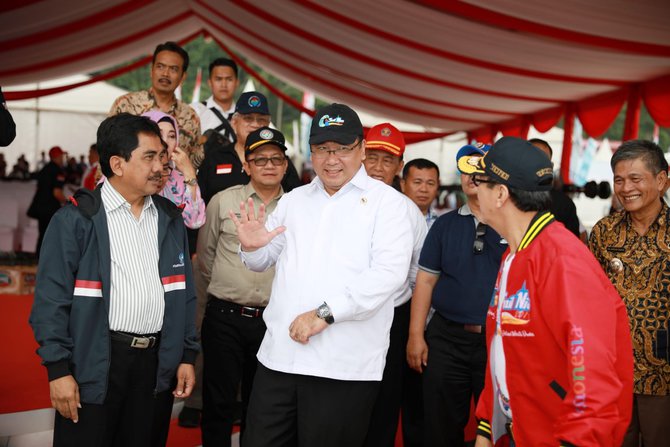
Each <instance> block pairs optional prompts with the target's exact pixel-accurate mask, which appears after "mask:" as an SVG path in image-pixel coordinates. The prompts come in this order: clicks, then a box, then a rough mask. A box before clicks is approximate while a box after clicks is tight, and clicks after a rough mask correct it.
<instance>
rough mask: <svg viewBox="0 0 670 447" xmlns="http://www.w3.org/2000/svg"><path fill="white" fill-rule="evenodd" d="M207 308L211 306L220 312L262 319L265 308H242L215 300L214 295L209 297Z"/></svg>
mask: <svg viewBox="0 0 670 447" xmlns="http://www.w3.org/2000/svg"><path fill="white" fill-rule="evenodd" d="M207 306H211V307H212V308H214V309H216V310H218V311H221V312H227V313H231V314H238V315H242V316H243V317H248V318H259V317H262V316H263V312H264V311H265V307H252V306H242V305H241V304H236V303H231V302H230V301H225V300H222V299H221V298H217V297H215V296H214V295H209V301H208V302H207Z"/></svg>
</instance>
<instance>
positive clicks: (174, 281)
mask: <svg viewBox="0 0 670 447" xmlns="http://www.w3.org/2000/svg"><path fill="white" fill-rule="evenodd" d="M161 281H162V282H163V289H164V290H165V291H166V292H172V291H173V290H184V289H186V275H172V276H166V277H164V278H162V279H161Z"/></svg>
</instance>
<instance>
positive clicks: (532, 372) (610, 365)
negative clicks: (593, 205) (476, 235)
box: [477, 212, 633, 447]
mask: <svg viewBox="0 0 670 447" xmlns="http://www.w3.org/2000/svg"><path fill="white" fill-rule="evenodd" d="M508 256H511V254H510V253H509V251H508V252H507V253H506V254H505V255H504V256H503V263H504V260H505V259H506V258H507V257H508ZM501 273H502V269H501V271H500V272H499V274H498V280H497V282H496V287H495V289H494V292H493V299H492V301H491V304H490V306H489V310H488V312H487V317H486V320H487V321H486V338H487V349H488V350H489V359H490V358H491V357H490V349H491V340H492V338H493V335H494V333H495V331H496V326H497V325H496V314H497V309H498V299H499V296H500V282H501ZM506 286H507V287H506V289H507V290H506V294H505V296H506V297H507V298H506V299H505V301H504V303H503V308H502V309H501V324H500V326H499V331H500V333H501V335H502V341H503V346H504V353H505V364H506V367H505V375H506V382H507V389H508V391H509V405H510V407H511V410H512V423H511V427H508V429H507V430H506V427H505V425H504V423H503V424H502V425H501V423H500V421H501V418H500V417H498V415H499V414H500V412H499V409H498V408H496V409H495V410H494V407H496V406H498V405H499V404H498V402H497V399H495V398H494V396H493V383H492V377H491V374H490V371H489V373H488V374H487V375H486V385H485V388H484V391H483V392H482V395H481V397H480V399H479V402H478V405H477V419H478V420H479V426H478V432H477V433H478V434H479V435H482V436H485V437H487V438H489V439H491V440H494V441H495V442H494V445H496V446H503V445H507V444H508V441H509V438H508V436H507V432H508V431H509V432H511V433H512V436H513V438H514V442H515V444H516V446H520V447H524V446H532V447H540V446H559V445H565V446H571V445H574V446H594V447H595V446H615V445H616V446H618V445H621V442H622V440H623V436H624V433H625V432H626V429H627V427H628V424H629V422H630V417H631V411H632V397H633V388H632V386H633V354H632V346H631V338H630V330H629V325H628V317H627V315H626V309H625V307H624V304H623V302H622V300H621V298H620V297H619V295H618V294H617V292H616V290H615V289H614V287H613V286H612V284H611V283H610V281H609V280H608V279H607V277H606V276H605V274H604V272H603V271H602V269H601V267H600V265H598V263H597V261H596V260H595V258H594V257H593V255H592V254H591V253H590V252H589V250H588V248H587V247H586V245H584V244H583V243H582V242H581V241H580V240H579V239H577V238H576V237H575V236H574V235H573V234H572V233H570V232H569V231H568V230H566V229H565V227H564V226H563V225H562V224H560V223H558V222H555V221H554V219H553V215H551V214H550V213H548V212H546V213H538V215H537V216H536V217H535V218H534V219H533V221H532V222H531V224H530V226H529V228H528V231H527V232H526V235H525V236H524V238H523V239H522V241H521V244H520V245H519V248H518V249H517V252H516V253H515V254H514V259H513V260H512V261H511V266H510V270H509V274H508V277H507V283H506Z"/></svg>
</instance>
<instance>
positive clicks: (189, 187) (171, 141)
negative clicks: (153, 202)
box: [142, 110, 205, 229]
mask: <svg viewBox="0 0 670 447" xmlns="http://www.w3.org/2000/svg"><path fill="white" fill-rule="evenodd" d="M142 116H146V117H147V118H149V119H151V120H152V121H154V122H155V123H157V124H158V127H159V128H160V130H161V138H162V139H163V141H165V143H167V146H168V149H167V150H168V160H169V165H168V168H167V171H168V172H167V175H165V176H164V177H163V189H162V190H161V191H160V192H159V194H160V195H161V196H163V197H165V198H166V199H170V200H171V201H172V202H173V203H174V204H175V205H177V206H182V205H183V207H184V211H183V212H182V216H183V217H184V223H185V224H186V226H187V227H188V228H191V229H197V228H200V227H201V226H203V225H204V224H205V201H204V200H202V197H201V196H200V187H199V186H198V183H197V180H196V172H195V168H194V167H193V164H192V163H191V160H190V158H189V156H188V154H187V153H186V152H184V151H183V150H182V149H181V148H179V147H178V146H177V142H178V141H179V127H178V126H177V122H176V121H175V119H174V118H172V117H171V116H170V115H167V114H165V113H163V112H160V111H157V110H153V111H151V112H146V113H144V114H142Z"/></svg>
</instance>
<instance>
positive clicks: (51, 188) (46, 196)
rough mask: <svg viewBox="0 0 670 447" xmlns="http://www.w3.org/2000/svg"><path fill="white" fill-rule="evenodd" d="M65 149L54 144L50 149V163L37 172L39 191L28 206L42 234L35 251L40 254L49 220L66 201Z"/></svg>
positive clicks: (29, 214) (30, 215)
mask: <svg viewBox="0 0 670 447" xmlns="http://www.w3.org/2000/svg"><path fill="white" fill-rule="evenodd" d="M64 154H65V153H64V152H63V149H61V148H60V147H59V146H54V147H52V148H51V149H50V150H49V159H50V161H49V163H47V164H46V166H44V167H43V168H42V170H41V171H40V172H39V174H37V191H35V196H34V197H33V201H32V203H31V204H30V207H29V208H28V212H27V214H28V216H29V217H32V218H34V219H37V221H38V223H39V231H40V235H39V238H38V239H37V248H36V249H35V253H36V254H37V256H39V254H40V248H41V247H42V238H43V237H44V233H45V232H46V230H47V227H48V226H49V222H50V221H51V218H52V217H53V215H54V214H56V211H58V210H59V209H60V207H61V206H62V205H63V203H64V202H65V194H63V185H64V184H65V171H64V170H63V155H64Z"/></svg>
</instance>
